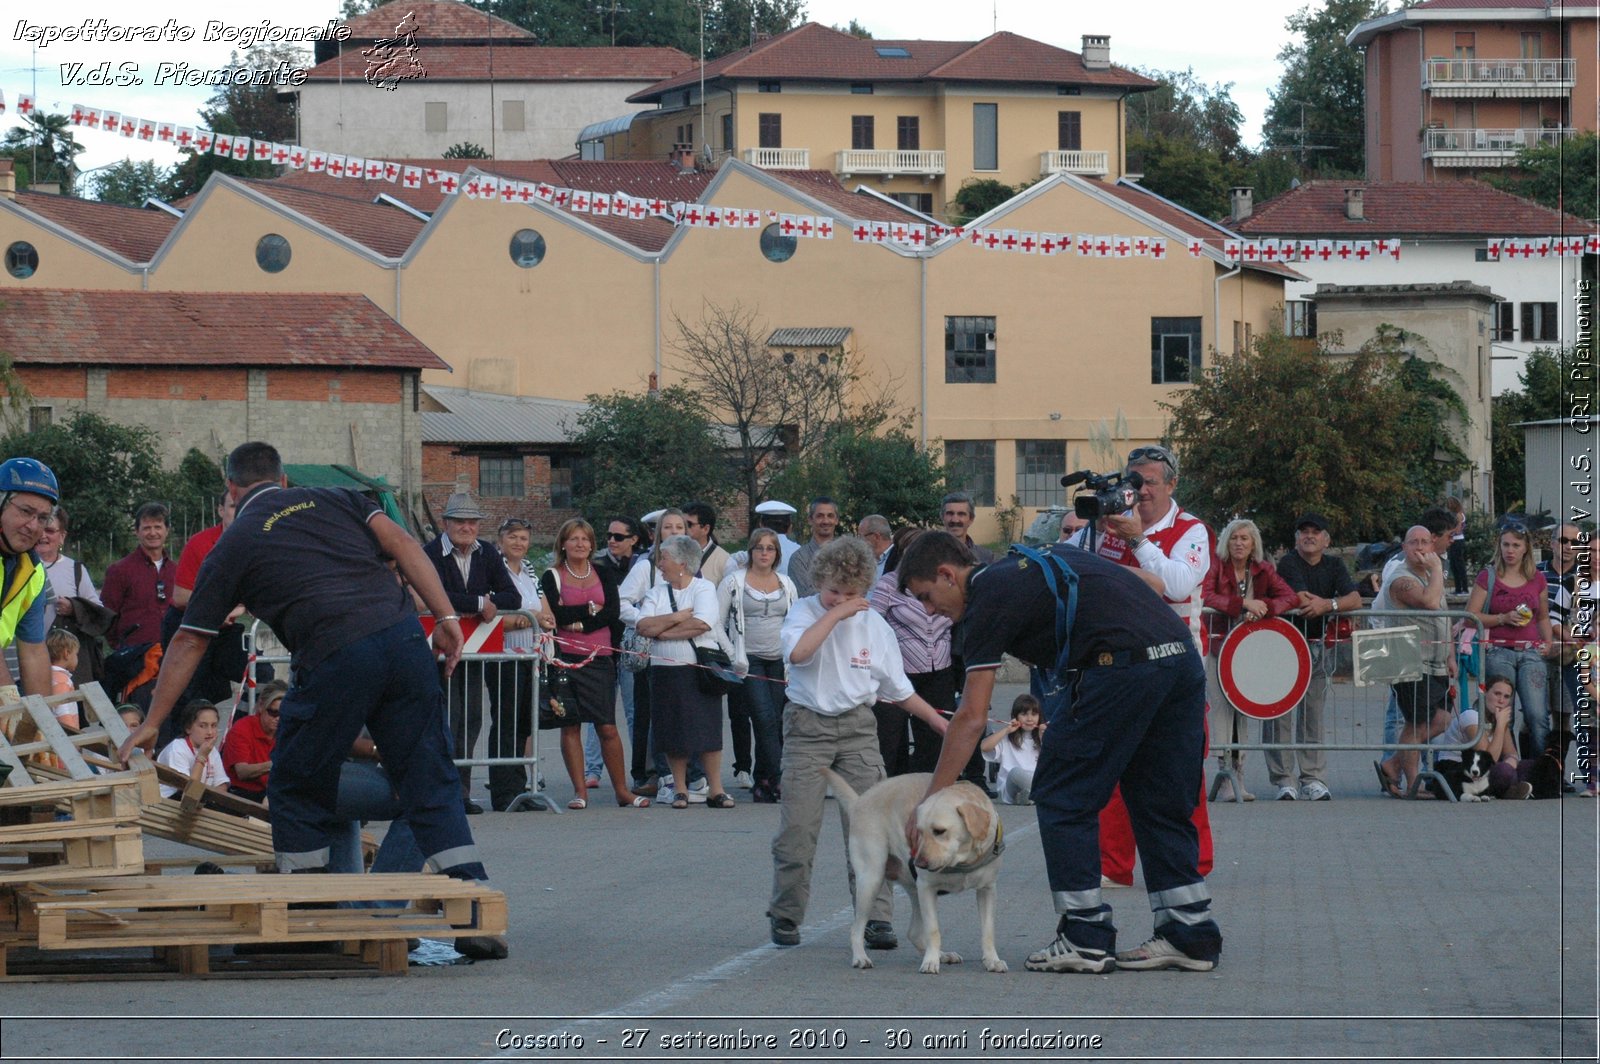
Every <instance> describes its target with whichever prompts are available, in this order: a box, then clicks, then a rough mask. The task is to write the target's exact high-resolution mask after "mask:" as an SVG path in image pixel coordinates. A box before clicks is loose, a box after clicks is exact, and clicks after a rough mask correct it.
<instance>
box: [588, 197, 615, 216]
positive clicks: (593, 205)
mask: <svg viewBox="0 0 1600 1064" xmlns="http://www.w3.org/2000/svg"><path fill="white" fill-rule="evenodd" d="M589 213H590V214H599V215H608V214H610V213H611V197H610V196H608V195H606V194H605V193H604V192H591V193H589Z"/></svg>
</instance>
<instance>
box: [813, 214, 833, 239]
mask: <svg viewBox="0 0 1600 1064" xmlns="http://www.w3.org/2000/svg"><path fill="white" fill-rule="evenodd" d="M817 239H818V240H832V239H833V219H832V218H824V217H822V216H821V215H818V217H817Z"/></svg>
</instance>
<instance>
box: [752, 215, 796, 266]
mask: <svg viewBox="0 0 1600 1064" xmlns="http://www.w3.org/2000/svg"><path fill="white" fill-rule="evenodd" d="M799 243H800V241H799V240H797V239H796V238H794V237H792V236H784V235H783V234H782V233H780V232H778V226H777V223H773V224H772V225H769V226H767V227H766V228H765V229H763V230H761V254H763V255H765V256H766V258H767V261H768V262H788V261H789V260H790V259H791V258H793V257H794V249H795V246H796V245H797V244H799Z"/></svg>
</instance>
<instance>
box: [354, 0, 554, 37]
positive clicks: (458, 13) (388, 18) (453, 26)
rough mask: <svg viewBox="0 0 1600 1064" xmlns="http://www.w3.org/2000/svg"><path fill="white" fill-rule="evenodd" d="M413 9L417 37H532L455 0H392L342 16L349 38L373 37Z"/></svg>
mask: <svg viewBox="0 0 1600 1064" xmlns="http://www.w3.org/2000/svg"><path fill="white" fill-rule="evenodd" d="M412 13H414V14H415V15H416V23H417V40H418V41H419V42H420V41H439V40H452V39H456V40H460V39H466V40H487V39H488V38H490V37H493V38H494V39H495V40H513V39H517V38H526V39H529V40H531V39H533V34H532V33H530V32H529V31H527V30H525V29H523V28H522V27H521V26H518V25H515V24H514V23H510V22H507V21H506V20H505V19H503V18H497V17H496V16H494V15H491V14H488V13H487V12H484V11H479V10H478V9H477V8H473V7H469V6H467V5H466V4H461V3H457V2H456V0H395V2H394V3H388V4H380V5H379V6H377V7H375V8H373V9H372V10H371V11H367V12H365V13H363V14H360V15H356V16H355V17H354V18H348V19H345V20H344V25H345V27H346V28H347V29H348V30H349V31H350V39H351V41H359V42H366V41H375V40H378V39H380V38H384V37H393V36H394V28H395V26H396V25H398V24H399V22H400V20H401V19H403V18H405V17H406V15H407V14H412Z"/></svg>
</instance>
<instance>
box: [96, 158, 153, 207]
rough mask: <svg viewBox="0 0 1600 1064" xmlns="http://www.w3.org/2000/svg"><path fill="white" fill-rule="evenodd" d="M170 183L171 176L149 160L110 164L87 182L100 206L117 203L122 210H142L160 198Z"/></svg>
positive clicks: (126, 160) (130, 160) (129, 160)
mask: <svg viewBox="0 0 1600 1064" xmlns="http://www.w3.org/2000/svg"><path fill="white" fill-rule="evenodd" d="M171 180H172V175H171V174H170V173H169V172H168V171H166V170H165V169H162V168H159V167H157V166H156V164H155V163H153V162H151V161H150V160H149V159H145V160H142V161H140V162H134V161H133V160H132V159H123V160H122V161H121V162H119V163H112V164H111V165H110V166H108V167H106V168H104V169H103V170H101V171H100V172H98V173H97V174H95V175H94V176H93V177H92V178H91V179H90V181H91V183H92V184H93V185H94V198H95V199H97V200H99V201H100V202H102V203H120V204H122V205H123V206H124V207H142V206H144V201H145V200H147V199H149V198H150V197H152V196H155V197H157V198H159V197H160V195H161V192H162V190H163V189H164V188H165V187H166V185H167V183H168V182H170V181H171Z"/></svg>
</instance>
